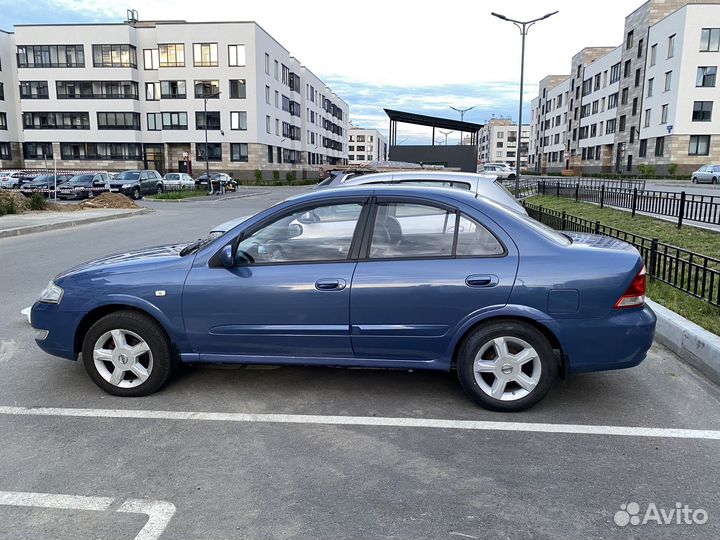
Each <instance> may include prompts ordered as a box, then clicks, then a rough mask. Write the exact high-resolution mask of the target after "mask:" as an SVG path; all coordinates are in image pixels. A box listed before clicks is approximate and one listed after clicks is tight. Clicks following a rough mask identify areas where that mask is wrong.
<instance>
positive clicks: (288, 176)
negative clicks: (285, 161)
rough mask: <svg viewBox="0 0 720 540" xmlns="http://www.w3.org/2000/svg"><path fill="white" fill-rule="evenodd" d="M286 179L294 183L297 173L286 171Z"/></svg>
mask: <svg viewBox="0 0 720 540" xmlns="http://www.w3.org/2000/svg"><path fill="white" fill-rule="evenodd" d="M285 180H286V181H287V182H288V183H292V182H293V181H294V180H295V173H293V172H292V171H288V172H287V173H285Z"/></svg>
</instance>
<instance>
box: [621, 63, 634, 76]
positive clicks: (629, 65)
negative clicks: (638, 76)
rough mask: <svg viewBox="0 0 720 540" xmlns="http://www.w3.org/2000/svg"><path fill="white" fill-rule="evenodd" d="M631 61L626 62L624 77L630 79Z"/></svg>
mask: <svg viewBox="0 0 720 540" xmlns="http://www.w3.org/2000/svg"><path fill="white" fill-rule="evenodd" d="M631 64H632V63H631V61H630V60H625V67H624V68H623V77H626V78H627V77H629V76H630V68H631Z"/></svg>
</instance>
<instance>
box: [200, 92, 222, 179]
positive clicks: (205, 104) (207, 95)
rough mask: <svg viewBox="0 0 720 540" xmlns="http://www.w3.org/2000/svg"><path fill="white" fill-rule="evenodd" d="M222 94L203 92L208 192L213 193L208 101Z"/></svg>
mask: <svg viewBox="0 0 720 540" xmlns="http://www.w3.org/2000/svg"><path fill="white" fill-rule="evenodd" d="M220 94H222V92H220V91H217V92H214V93H212V94H208V93H206V92H203V122H204V123H205V178H207V182H208V191H209V192H210V193H212V190H213V189H212V181H211V180H210V159H209V157H210V156H208V119H207V102H208V99H213V98H216V97H218V96H220Z"/></svg>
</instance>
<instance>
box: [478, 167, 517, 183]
mask: <svg viewBox="0 0 720 540" xmlns="http://www.w3.org/2000/svg"><path fill="white" fill-rule="evenodd" d="M478 172H480V173H487V174H494V175H496V176H497V177H498V178H501V179H503V180H515V176H516V174H515V169H512V168H510V167H508V166H507V165H505V164H504V163H486V164H485V165H483V166H482V168H481V169H480V170H479V171H478Z"/></svg>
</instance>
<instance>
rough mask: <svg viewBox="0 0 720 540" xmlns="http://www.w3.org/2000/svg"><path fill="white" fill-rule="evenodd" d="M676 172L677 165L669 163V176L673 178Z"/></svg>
mask: <svg viewBox="0 0 720 540" xmlns="http://www.w3.org/2000/svg"><path fill="white" fill-rule="evenodd" d="M677 170H678V164H677V163H671V164H670V165H668V174H669V175H670V176H675V175H676V174H677Z"/></svg>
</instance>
